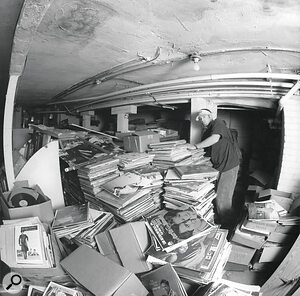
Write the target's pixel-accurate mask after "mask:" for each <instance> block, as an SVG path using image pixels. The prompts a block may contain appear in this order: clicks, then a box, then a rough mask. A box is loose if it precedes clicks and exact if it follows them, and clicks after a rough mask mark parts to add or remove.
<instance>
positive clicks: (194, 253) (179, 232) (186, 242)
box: [146, 208, 230, 283]
mask: <svg viewBox="0 0 300 296" xmlns="http://www.w3.org/2000/svg"><path fill="white" fill-rule="evenodd" d="M146 225H147V227H148V229H149V232H150V235H151V239H152V245H151V247H150V248H149V249H148V250H147V252H146V254H147V255H148V257H147V261H149V262H151V263H153V264H165V263H166V262H167V263H171V264H172V265H173V266H174V267H175V269H176V271H177V273H178V274H179V275H180V276H181V277H183V278H186V279H189V280H192V281H195V282H198V283H208V282H210V281H212V280H214V279H216V278H218V277H220V276H221V274H222V272H223V267H224V265H225V263H226V261H227V259H228V256H229V252H230V244H229V243H228V242H227V239H226V236H227V234H228V231H227V230H223V229H219V228H218V227H217V226H214V225H212V224H210V223H209V222H208V221H206V220H205V219H203V218H202V217H200V216H199V215H198V214H197V212H196V211H195V210H194V209H193V208H181V209H178V210H161V211H160V212H158V213H157V214H155V215H153V216H151V217H149V218H147V219H146Z"/></svg>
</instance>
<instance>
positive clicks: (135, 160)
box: [116, 152, 154, 171]
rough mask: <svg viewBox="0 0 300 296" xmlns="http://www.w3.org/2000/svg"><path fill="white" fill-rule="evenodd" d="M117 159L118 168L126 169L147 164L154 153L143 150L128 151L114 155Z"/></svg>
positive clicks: (151, 159)
mask: <svg viewBox="0 0 300 296" xmlns="http://www.w3.org/2000/svg"><path fill="white" fill-rule="evenodd" d="M116 158H118V159H119V168H120V170H123V171H127V170H132V169H137V168H141V167H144V166H145V165H148V164H149V163H151V162H152V161H153V158H154V155H151V154H148V153H144V152H130V153H125V154H120V155H118V156H116Z"/></svg>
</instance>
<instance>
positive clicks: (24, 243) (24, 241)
mask: <svg viewBox="0 0 300 296" xmlns="http://www.w3.org/2000/svg"><path fill="white" fill-rule="evenodd" d="M19 245H20V246H21V250H22V252H23V256H24V259H27V252H28V250H29V248H28V236H27V235H26V234H25V233H24V230H23V229H21V234H20V236H19Z"/></svg>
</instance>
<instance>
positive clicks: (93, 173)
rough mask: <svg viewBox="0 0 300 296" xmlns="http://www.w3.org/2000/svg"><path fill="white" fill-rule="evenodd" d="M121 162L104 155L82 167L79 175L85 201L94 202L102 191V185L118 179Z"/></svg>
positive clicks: (78, 171) (78, 170) (78, 172)
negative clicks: (95, 197) (95, 196)
mask: <svg viewBox="0 0 300 296" xmlns="http://www.w3.org/2000/svg"><path fill="white" fill-rule="evenodd" d="M118 163H119V160H118V159H115V158H112V157H111V156H109V155H107V154H102V155H101V156H100V157H97V158H96V159H94V160H93V161H91V162H90V163H88V164H86V165H83V166H80V167H79V168H78V169H77V174H78V178H79V182H80V186H81V189H82V191H83V193H84V196H85V199H86V200H88V201H91V202H92V201H93V200H94V195H95V194H97V193H98V192H100V191H101V187H100V186H101V185H102V184H104V183H106V182H108V181H110V180H112V179H114V178H116V177H118V176H119V170H118Z"/></svg>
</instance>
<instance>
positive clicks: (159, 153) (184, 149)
mask: <svg viewBox="0 0 300 296" xmlns="http://www.w3.org/2000/svg"><path fill="white" fill-rule="evenodd" d="M188 147H190V144H187V143H186V141H185V140H176V141H166V142H160V143H152V144H149V149H148V153H149V154H151V155H154V159H153V164H155V165H158V166H160V167H162V168H164V169H167V168H169V167H173V166H175V165H176V163H178V162H180V161H182V160H184V159H186V158H188V157H191V155H192V154H191V152H190V150H188Z"/></svg>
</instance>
